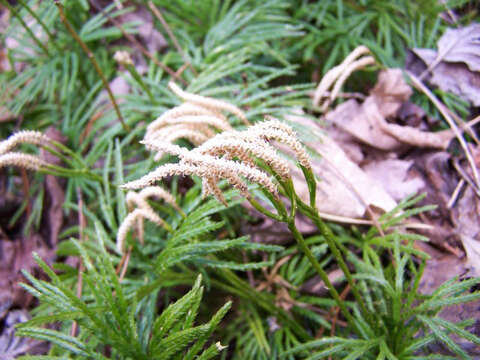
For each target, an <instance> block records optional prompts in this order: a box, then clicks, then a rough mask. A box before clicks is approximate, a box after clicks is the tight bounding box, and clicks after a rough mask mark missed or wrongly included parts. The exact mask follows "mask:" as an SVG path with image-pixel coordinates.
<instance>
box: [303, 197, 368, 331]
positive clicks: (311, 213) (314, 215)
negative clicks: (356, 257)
mask: <svg viewBox="0 0 480 360" xmlns="http://www.w3.org/2000/svg"><path fill="white" fill-rule="evenodd" d="M297 201H298V204H299V207H300V211H301V212H302V213H303V214H304V215H305V216H307V217H308V218H310V219H311V220H312V221H313V223H314V224H315V225H316V226H317V228H318V229H319V230H320V233H321V234H322V235H323V236H324V238H325V240H326V241H327V245H328V247H329V249H330V251H331V252H332V254H333V256H334V258H335V260H336V261H337V262H338V265H339V266H340V269H341V270H342V272H343V274H344V275H345V278H346V280H347V283H348V284H349V285H350V288H351V290H352V293H353V296H354V297H355V300H356V301H357V302H358V304H359V306H360V309H361V310H362V312H363V313H364V314H365V316H366V317H367V319H369V320H371V314H370V312H369V311H368V310H367V307H366V306H365V303H364V301H363V298H362V295H361V294H360V292H359V291H358V289H357V287H356V285H355V282H354V280H353V276H352V274H351V272H350V270H349V269H348V266H347V264H346V263H345V260H344V259H343V256H342V254H341V252H340V250H338V247H337V245H336V243H335V237H334V235H333V234H332V232H331V230H330V229H329V228H328V227H327V226H326V225H325V223H324V222H323V221H322V219H321V218H320V217H319V216H318V212H317V211H316V210H315V209H312V208H310V207H309V206H308V205H306V204H305V203H303V202H302V200H301V199H297ZM371 324H373V322H371Z"/></svg>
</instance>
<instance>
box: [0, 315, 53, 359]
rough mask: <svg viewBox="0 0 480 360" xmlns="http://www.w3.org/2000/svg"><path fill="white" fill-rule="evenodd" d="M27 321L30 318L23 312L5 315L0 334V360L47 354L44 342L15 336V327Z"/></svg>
mask: <svg viewBox="0 0 480 360" xmlns="http://www.w3.org/2000/svg"><path fill="white" fill-rule="evenodd" d="M27 320H30V317H29V315H28V312H27V311H25V310H14V311H11V312H10V313H9V314H8V315H7V317H6V319H5V321H4V324H3V330H2V333H1V334H0V360H14V359H16V358H18V357H19V356H20V355H26V354H29V355H38V354H45V353H46V352H47V350H48V344H47V343H46V342H40V341H38V340H35V339H32V338H26V337H17V336H15V326H16V325H17V324H20V323H23V322H25V321H27Z"/></svg>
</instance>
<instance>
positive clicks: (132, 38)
mask: <svg viewBox="0 0 480 360" xmlns="http://www.w3.org/2000/svg"><path fill="white" fill-rule="evenodd" d="M91 5H92V6H93V7H94V8H95V9H96V10H98V11H100V12H101V13H102V15H103V16H105V17H106V18H107V19H108V20H109V21H110V22H111V23H112V24H113V25H115V26H116V27H117V28H118V29H119V30H120V32H121V33H122V34H123V36H124V37H125V38H127V40H128V41H130V42H131V43H132V44H133V45H135V47H136V48H137V49H139V50H140V51H141V52H142V54H143V55H145V56H146V57H148V58H149V59H150V60H152V61H153V62H154V63H155V64H156V65H157V66H158V67H160V68H161V69H162V70H163V71H165V72H166V73H167V74H169V75H170V76H171V77H173V78H175V79H177V80H178V81H180V82H181V83H182V84H183V85H185V86H187V85H188V83H187V82H186V81H185V80H184V79H183V78H181V77H180V76H178V75H177V74H176V73H175V71H173V70H172V69H170V68H169V67H168V66H167V65H165V64H162V63H161V62H160V61H158V59H157V58H156V57H154V56H152V54H150V53H149V52H148V50H147V49H146V48H145V47H144V46H143V45H142V44H141V43H140V42H139V41H138V40H137V39H135V36H133V35H131V34H129V33H128V32H126V31H125V30H124V29H123V27H122V24H120V23H119V22H118V21H117V20H115V19H114V18H112V17H111V16H110V15H109V14H108V13H107V12H105V11H104V10H103V9H102V8H101V7H99V6H97V5H96V4H95V2H94V1H92V2H91Z"/></svg>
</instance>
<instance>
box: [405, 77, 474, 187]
mask: <svg viewBox="0 0 480 360" xmlns="http://www.w3.org/2000/svg"><path fill="white" fill-rule="evenodd" d="M407 74H408V76H409V77H410V79H411V80H412V83H413V85H414V86H415V87H416V88H417V89H418V90H420V91H422V92H423V93H424V94H425V95H427V97H428V98H429V99H430V101H431V102H432V103H433V104H434V105H435V106H436V107H437V109H438V110H439V111H440V113H441V114H442V115H443V117H444V118H445V120H446V121H447V123H448V125H449V126H450V128H451V129H452V131H453V133H454V134H455V136H456V138H457V139H458V141H459V142H460V145H461V146H462V148H463V151H465V156H466V157H467V161H468V163H469V164H470V167H471V169H472V173H473V178H474V180H475V185H476V188H477V189H480V177H479V175H478V170H477V166H476V165H475V160H474V158H473V155H472V153H471V152H470V149H469V148H468V145H467V142H466V141H465V139H464V138H463V136H462V134H461V132H460V130H459V129H458V126H457V124H456V123H455V121H454V120H453V119H452V117H451V116H450V114H449V112H448V109H447V108H446V106H445V105H443V103H442V102H441V101H440V100H438V99H437V97H436V96H435V95H434V94H433V93H432V92H431V91H430V89H428V88H427V87H426V86H425V85H424V84H423V83H422V81H421V80H420V79H419V78H417V77H416V76H415V75H413V74H412V73H410V72H408V71H407Z"/></svg>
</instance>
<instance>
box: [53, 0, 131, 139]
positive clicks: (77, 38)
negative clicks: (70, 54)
mask: <svg viewBox="0 0 480 360" xmlns="http://www.w3.org/2000/svg"><path fill="white" fill-rule="evenodd" d="M55 5H56V6H57V8H58V13H59V14H60V19H61V20H62V23H63V24H64V25H65V27H66V28H67V30H68V32H69V33H70V34H71V35H72V36H73V38H74V39H75V41H76V42H77V43H78V44H79V45H80V47H81V48H82V49H83V51H84V52H85V53H86V54H87V57H88V60H89V61H90V62H91V63H92V65H93V67H94V68H95V71H96V72H97V74H98V76H100V79H101V80H102V83H103V86H104V87H105V89H106V90H107V93H108V96H109V97H110V101H111V102H112V105H113V107H114V109H115V112H116V113H117V117H118V120H120V123H121V124H122V127H123V129H124V130H125V131H130V128H129V126H128V125H127V124H126V123H125V121H124V120H123V117H122V114H121V113H120V108H119V107H118V104H117V102H116V100H115V97H114V96H113V93H112V89H110V85H109V84H108V81H107V79H106V78H105V75H104V74H103V72H102V69H100V66H99V65H98V63H97V60H95V56H94V55H93V53H92V51H91V50H90V49H89V48H88V46H87V44H85V43H84V42H83V40H82V39H80V36H78V34H77V32H76V31H75V29H74V28H73V27H72V25H71V24H70V22H69V21H68V19H67V17H66V16H65V13H64V11H63V5H62V4H61V3H60V1H59V0H55Z"/></svg>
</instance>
